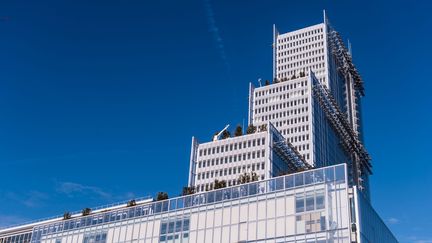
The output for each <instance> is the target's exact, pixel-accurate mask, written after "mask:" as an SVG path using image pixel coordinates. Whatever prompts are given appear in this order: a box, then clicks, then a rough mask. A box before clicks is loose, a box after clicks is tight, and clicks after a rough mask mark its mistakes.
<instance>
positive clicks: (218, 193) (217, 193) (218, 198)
mask: <svg viewBox="0 0 432 243" xmlns="http://www.w3.org/2000/svg"><path fill="white" fill-rule="evenodd" d="M222 192H223V191H222V190H218V191H216V202H219V201H221V200H222Z"/></svg>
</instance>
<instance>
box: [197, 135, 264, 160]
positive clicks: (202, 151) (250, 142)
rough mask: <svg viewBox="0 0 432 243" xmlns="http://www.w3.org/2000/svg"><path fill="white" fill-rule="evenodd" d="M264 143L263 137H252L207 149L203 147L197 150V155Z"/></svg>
mask: <svg viewBox="0 0 432 243" xmlns="http://www.w3.org/2000/svg"><path fill="white" fill-rule="evenodd" d="M264 144H265V138H257V139H252V140H248V141H243V142H238V143H231V144H227V145H225V146H224V145H222V146H217V147H213V148H207V149H206V148H203V149H200V150H199V156H206V155H211V154H219V153H223V152H224V151H225V152H228V151H233V150H237V148H238V149H242V148H250V147H255V146H260V145H264Z"/></svg>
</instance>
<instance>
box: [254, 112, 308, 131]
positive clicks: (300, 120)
mask: <svg viewBox="0 0 432 243" xmlns="http://www.w3.org/2000/svg"><path fill="white" fill-rule="evenodd" d="M307 121H309V116H301V117H294V118H291V119H286V120H282V121H272V123H273V125H274V126H275V127H276V128H278V130H279V132H280V133H282V130H280V129H279V128H280V127H282V126H286V125H297V123H304V122H307ZM255 122H258V119H255ZM298 131H300V129H298ZM294 132H297V130H295V131H294ZM287 133H289V131H288V132H287Z"/></svg>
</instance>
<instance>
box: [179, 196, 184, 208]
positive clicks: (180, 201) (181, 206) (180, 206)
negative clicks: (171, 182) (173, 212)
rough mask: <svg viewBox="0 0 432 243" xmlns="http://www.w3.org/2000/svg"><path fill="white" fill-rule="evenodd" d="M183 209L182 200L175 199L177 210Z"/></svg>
mask: <svg viewBox="0 0 432 243" xmlns="http://www.w3.org/2000/svg"><path fill="white" fill-rule="evenodd" d="M183 207H184V198H179V199H177V208H183Z"/></svg>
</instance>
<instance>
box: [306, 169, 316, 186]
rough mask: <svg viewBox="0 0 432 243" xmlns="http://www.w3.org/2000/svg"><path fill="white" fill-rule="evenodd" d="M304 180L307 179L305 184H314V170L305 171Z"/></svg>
mask: <svg viewBox="0 0 432 243" xmlns="http://www.w3.org/2000/svg"><path fill="white" fill-rule="evenodd" d="M304 180H305V185H309V184H312V183H313V182H314V179H313V172H312V171H307V172H305V173H304Z"/></svg>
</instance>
